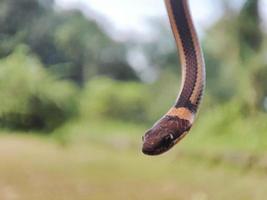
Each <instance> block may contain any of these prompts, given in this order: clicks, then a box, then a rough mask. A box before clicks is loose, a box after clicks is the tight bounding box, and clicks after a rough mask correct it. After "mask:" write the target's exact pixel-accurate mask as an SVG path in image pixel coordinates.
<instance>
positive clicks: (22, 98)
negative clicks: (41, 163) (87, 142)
mask: <svg viewBox="0 0 267 200" xmlns="http://www.w3.org/2000/svg"><path fill="white" fill-rule="evenodd" d="M0 77H1V78H0V85H1V87H0V105H1V106H0V124H1V125H2V126H8V127H10V128H23V129H35V128H37V129H44V130H51V129H54V128H55V127H57V126H59V125H60V124H61V123H63V122H64V121H66V120H67V119H68V118H69V117H71V116H73V115H75V113H76V112H77V109H76V104H77V103H76V95H77V92H78V89H77V87H76V86H75V85H74V84H72V83H70V82H67V81H63V80H57V79H56V78H55V77H54V76H53V75H51V74H49V73H48V72H47V71H46V70H45V68H44V67H43V65H42V64H41V62H40V61H39V60H38V58H37V57H35V56H33V55H30V54H29V52H28V48H27V47H25V46H19V47H18V48H17V49H16V50H15V51H14V53H12V54H11V55H9V56H8V57H6V58H5V59H2V60H1V62H0Z"/></svg>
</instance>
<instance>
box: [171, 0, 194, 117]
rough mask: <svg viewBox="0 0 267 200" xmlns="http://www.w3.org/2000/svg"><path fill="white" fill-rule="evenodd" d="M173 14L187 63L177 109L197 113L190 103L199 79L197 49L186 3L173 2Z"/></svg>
mask: <svg viewBox="0 0 267 200" xmlns="http://www.w3.org/2000/svg"><path fill="white" fill-rule="evenodd" d="M170 3H171V6H172V12H173V15H174V19H175V23H176V26H177V27H178V32H179V36H180V39H181V42H182V46H183V52H184V54H185V62H186V66H188V67H186V69H185V70H186V75H185V83H184V87H183V88H182V91H181V94H180V97H179V99H178V100H177V102H176V104H175V107H176V108H178V107H188V108H189V109H190V110H192V111H193V112H196V108H195V107H196V106H194V105H192V103H191V102H190V101H189V98H190V97H191V95H192V93H193V90H194V88H195V84H196V79H197V70H198V69H197V64H198V63H197V56H196V53H195V47H194V43H193V38H192V33H191V31H190V29H189V25H188V22H187V18H186V13H185V9H184V1H181V0H178V1H177V0H171V1H170Z"/></svg>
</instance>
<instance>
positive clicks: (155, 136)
mask: <svg viewBox="0 0 267 200" xmlns="http://www.w3.org/2000/svg"><path fill="white" fill-rule="evenodd" d="M165 5H166V8H167V12H168V15H169V20H170V24H171V27H172V32H173V35H174V38H175V41H176V45H177V48H178V51H179V56H180V62H181V68H182V81H181V89H180V92H179V95H178V97H177V100H176V102H175V104H174V105H173V107H171V109H170V110H169V111H168V112H167V113H166V114H165V115H164V116H163V117H162V118H161V119H160V120H158V121H157V122H156V123H155V124H154V125H153V126H152V128H151V129H149V130H148V131H147V132H146V133H145V135H144V136H143V147H142V151H143V153H145V154H147V155H158V154H161V153H164V152H166V151H168V150H169V149H171V148H172V147H173V146H174V145H175V144H177V143H178V142H179V141H180V140H181V139H182V138H183V137H184V136H185V135H186V134H187V133H188V131H189V130H190V128H191V127H192V124H193V122H194V120H195V117H196V113H197V111H198V108H199V104H200V101H201V99H202V96H203V92H204V88H205V63H204V59H203V55H202V50H201V47H200V44H199V41H198V38H197V34H196V31H195V28H194V25H193V22H192V17H191V14H190V11H189V7H188V0H165Z"/></svg>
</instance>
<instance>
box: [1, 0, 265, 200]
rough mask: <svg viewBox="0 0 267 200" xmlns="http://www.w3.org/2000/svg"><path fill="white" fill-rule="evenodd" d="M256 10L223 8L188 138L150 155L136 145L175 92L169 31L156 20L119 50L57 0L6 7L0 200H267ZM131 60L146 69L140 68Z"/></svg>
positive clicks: (249, 4)
mask: <svg viewBox="0 0 267 200" xmlns="http://www.w3.org/2000/svg"><path fill="white" fill-rule="evenodd" d="M259 2H260V1H256V0H246V3H245V4H244V6H243V7H242V9H241V10H240V11H236V10H232V9H231V7H230V6H229V4H230V3H231V2H230V1H229V2H227V1H224V3H223V4H222V5H223V6H224V7H222V10H223V13H224V15H223V16H222V17H221V18H220V19H219V20H218V21H217V22H216V23H215V24H213V25H212V26H211V27H209V29H208V30H206V32H205V35H204V36H203V38H202V42H203V47H204V53H205V59H206V65H207V90H206V95H205V98H204V102H203V105H202V107H201V113H200V114H199V118H198V120H197V122H196V124H195V126H194V127H193V129H192V131H191V132H190V135H191V137H186V139H185V140H183V141H182V142H181V143H180V144H179V145H178V146H177V147H176V148H175V149H173V150H172V151H171V152H169V153H168V154H165V156H160V157H157V158H155V157H153V158H150V157H145V156H143V155H141V153H140V143H141V136H142V135H143V133H144V132H145V130H146V129H147V128H149V127H150V126H151V124H152V123H154V122H155V120H157V119H159V118H160V117H161V116H162V115H163V114H164V113H165V112H166V111H167V110H168V109H169V107H170V106H171V105H172V104H173V103H174V99H175V98H176V93H177V91H178V89H179V80H178V77H179V73H180V72H179V70H178V69H177V65H178V58H177V52H176V49H175V45H174V44H173V41H172V39H171V35H170V32H169V30H168V29H167V28H166V27H167V26H166V25H164V24H162V23H161V21H160V19H155V20H154V21H152V23H151V26H152V28H153V29H154V30H157V34H156V35H155V36H154V37H153V38H154V40H153V39H151V40H149V41H148V42H144V41H127V40H126V41H123V42H118V41H115V40H113V39H112V38H110V37H109V35H108V34H107V33H106V32H105V31H104V30H102V29H101V27H100V26H99V25H98V24H97V22H96V21H95V20H90V19H87V18H86V17H85V16H84V15H83V14H82V13H81V12H80V11H78V10H68V11H57V10H56V9H54V2H53V0H42V1H37V0H23V1H19V2H17V1H16V2H15V0H2V1H0V26H1V30H0V38H1V39H0V127H1V128H0V133H1V136H0V154H1V161H2V163H4V164H3V165H1V167H0V174H1V177H2V178H1V181H0V186H1V187H0V199H7V200H9V199H10V200H12V199H22V200H23V199H27V200H31V199H45V200H46V199H51V200H52V199H57V200H60V199H64V200H66V199H81V200H82V199H96V200H97V199H192V200H207V199H214V200H217V199H218V200H220V199H235V200H239V199H240V200H241V199H242V200H244V199H255V200H257V199H264V197H265V196H266V194H267V193H266V191H265V188H266V183H265V182H264V179H265V178H266V177H265V176H266V171H267V164H266V163H267V161H266V156H267V154H266V148H267V136H266V134H265V133H266V130H267V123H266V121H267V114H266V111H267V103H266V102H267V100H266V99H267V89H266V86H267V66H266V58H265V55H266V44H267V43H266V32H264V31H263V30H262V26H261V23H262V22H261V18H260V12H259V9H258V8H259ZM14 13H16V14H14ZM105 23H106V25H107V26H108V25H109V24H108V23H107V22H105ZM168 26H169V25H168ZM136 52H137V54H138V55H140V54H141V56H143V57H144V59H145V62H144V63H147V65H149V66H147V65H145V64H144V63H142V62H140V63H139V62H136V63H137V64H138V65H139V64H140V65H143V66H138V67H136V66H134V65H133V62H132V61H131V59H129V58H130V57H131V55H134V54H135V53H136ZM141 60H142V59H141ZM136 63H135V64H136ZM147 74H149V76H147ZM154 75H155V77H154ZM151 77H152V78H151ZM26 133H27V134H26ZM18 166H20V167H18ZM226 186H227V187H226ZM70 191H71V192H70Z"/></svg>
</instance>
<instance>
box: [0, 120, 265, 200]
mask: <svg viewBox="0 0 267 200" xmlns="http://www.w3.org/2000/svg"><path fill="white" fill-rule="evenodd" d="M107 123H109V122H107ZM118 123H119V122H118ZM82 124H83V123H81V124H80V125H78V124H76V128H77V129H76V131H77V132H76V133H75V125H74V124H72V125H69V127H65V128H63V129H62V130H59V132H60V131H61V132H64V130H69V131H70V132H69V135H68V140H72V139H73V138H74V136H73V134H76V137H75V138H76V140H74V141H72V142H67V143H66V144H67V145H62V143H58V142H57V140H54V139H53V138H52V139H51V138H46V137H39V136H35V135H31V134H28V135H20V134H11V135H10V134H5V133H3V134H2V135H1V136H0V157H1V165H0V177H1V179H0V199H4V200H36V199H38V200H73V199H76V200H107V199H111V200H112V199H114V200H115V199H116V200H118V199H123V200H124V199H127V200H143V199H153V200H185V199H186V200H209V199H212V200H225V199H233V200H250V199H253V200H262V199H264V198H265V196H266V195H267V192H266V188H267V182H266V177H267V174H265V171H258V170H255V169H245V168H242V167H239V166H235V165H231V164H228V163H225V162H219V163H214V162H210V161H208V160H206V159H205V158H206V157H205V156H198V154H196V155H197V156H196V157H194V156H191V155H189V154H187V150H188V151H191V152H194V151H193V149H194V148H192V149H191V150H190V149H188V147H187V146H188V145H189V144H190V143H191V142H192V141H190V140H192V139H193V138H192V137H188V139H186V140H185V141H184V142H182V143H181V144H180V145H179V146H177V147H176V148H175V149H173V150H172V151H171V152H169V153H168V154H165V155H163V156H159V157H147V156H144V155H142V154H141V152H140V143H139V139H140V137H139V135H138V137H137V134H134V132H135V131H140V132H141V131H142V132H143V131H144V130H143V129H144V127H140V126H134V125H130V124H124V125H121V124H120V125H121V126H120V128H119V129H118V128H116V124H115V125H114V123H110V124H109V125H108V124H105V125H103V124H102V125H103V126H102V128H101V127H100V126H98V125H97V124H94V125H92V126H91V125H88V124H87V125H84V126H87V130H89V132H90V131H91V132H92V134H88V133H86V131H85V129H84V128H83V126H82ZM117 125H119V124H117ZM78 127H79V128H78ZM116 130H117V132H116ZM127 130H130V132H131V131H132V132H133V134H132V135H129V134H128V136H127V135H125V134H122V133H124V132H125V131H127ZM99 131H101V133H103V136H102V137H96V133H97V132H99ZM109 131H110V132H111V134H110V135H108V134H106V133H108V132H109ZM94 133H95V134H94ZM60 134H62V133H59V135H60ZM59 135H57V137H59ZM57 137H56V138H57ZM78 138H79V139H78ZM190 138H192V139H190ZM198 153H199V154H201V153H202V152H201V151H200V152H198Z"/></svg>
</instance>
